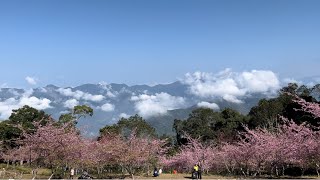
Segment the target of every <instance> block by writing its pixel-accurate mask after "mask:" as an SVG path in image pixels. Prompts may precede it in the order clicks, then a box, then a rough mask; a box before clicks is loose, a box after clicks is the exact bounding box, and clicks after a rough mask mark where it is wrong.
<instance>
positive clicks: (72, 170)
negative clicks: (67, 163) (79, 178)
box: [70, 168, 74, 179]
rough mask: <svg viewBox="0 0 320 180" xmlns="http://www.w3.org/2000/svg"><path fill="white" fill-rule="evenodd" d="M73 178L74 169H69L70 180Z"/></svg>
mask: <svg viewBox="0 0 320 180" xmlns="http://www.w3.org/2000/svg"><path fill="white" fill-rule="evenodd" d="M73 177H74V169H73V168H71V170H70V179H73Z"/></svg>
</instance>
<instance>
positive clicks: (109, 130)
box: [100, 114, 156, 137]
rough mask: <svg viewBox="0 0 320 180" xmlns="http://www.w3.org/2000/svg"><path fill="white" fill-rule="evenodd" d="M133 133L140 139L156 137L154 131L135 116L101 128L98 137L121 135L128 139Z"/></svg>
mask: <svg viewBox="0 0 320 180" xmlns="http://www.w3.org/2000/svg"><path fill="white" fill-rule="evenodd" d="M133 131H135V133H136V135H137V136H140V137H147V136H150V137H156V131H155V129H154V128H153V127H152V126H150V125H149V124H148V123H147V122H146V121H145V120H144V119H143V118H142V117H141V116H139V115H137V114H136V115H134V116H131V117H129V118H121V119H120V120H119V121H118V123H117V124H113V125H107V126H105V127H103V128H102V129H100V137H102V136H103V135H105V134H115V135H119V134H121V135H122V136H124V137H128V136H129V135H130V134H131V133H132V132H133Z"/></svg>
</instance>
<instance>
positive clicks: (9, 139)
mask: <svg viewBox="0 0 320 180" xmlns="http://www.w3.org/2000/svg"><path fill="white" fill-rule="evenodd" d="M52 121H53V119H52V118H51V117H50V115H48V114H46V113H45V112H44V111H39V110H37V109H35V108H33V107H30V106H27V105H25V106H23V107H21V108H19V109H14V110H12V114H11V116H10V117H9V119H8V120H6V121H2V122H1V123H0V138H1V140H2V141H3V147H4V149H10V148H13V147H16V146H17V145H18V143H17V142H16V140H18V139H19V138H21V135H22V132H23V131H25V132H27V133H33V132H34V131H35V130H36V129H35V128H36V127H35V126H34V124H33V123H36V122H37V123H40V124H41V125H46V124H47V123H48V122H52Z"/></svg>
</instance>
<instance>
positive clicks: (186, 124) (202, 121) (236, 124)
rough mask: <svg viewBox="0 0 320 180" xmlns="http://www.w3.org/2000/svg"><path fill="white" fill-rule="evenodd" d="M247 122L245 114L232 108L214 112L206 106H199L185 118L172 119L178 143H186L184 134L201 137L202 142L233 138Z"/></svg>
mask: <svg viewBox="0 0 320 180" xmlns="http://www.w3.org/2000/svg"><path fill="white" fill-rule="evenodd" d="M247 122H248V118H247V117H246V116H245V115H242V114H240V113H239V112H237V111H235V110H232V109H225V110H223V111H221V112H215V111H213V110H212V109H208V108H199V109H196V110H194V111H192V113H191V114H190V115H189V118H188V119H186V120H178V119H176V120H175V121H174V125H173V128H174V129H175V131H176V133H177V143H178V145H182V144H186V143H187V139H186V137H185V134H188V135H190V137H192V138H201V140H202V141H203V142H209V141H215V142H218V141H222V140H233V139H235V136H236V134H237V131H239V130H241V128H242V125H243V124H246V123H247Z"/></svg>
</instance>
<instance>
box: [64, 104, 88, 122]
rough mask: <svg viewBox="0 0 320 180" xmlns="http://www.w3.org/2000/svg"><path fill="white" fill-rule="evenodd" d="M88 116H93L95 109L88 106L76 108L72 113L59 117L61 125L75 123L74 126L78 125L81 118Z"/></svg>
mask: <svg viewBox="0 0 320 180" xmlns="http://www.w3.org/2000/svg"><path fill="white" fill-rule="evenodd" d="M86 116H93V109H92V108H91V107H90V106H87V105H78V106H75V107H74V108H73V109H72V110H71V112H70V113H67V114H62V115H61V116H60V117H59V121H58V123H59V124H65V123H70V122H71V123H73V124H74V126H75V125H76V124H77V123H78V121H79V119H80V118H85V117H86Z"/></svg>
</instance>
